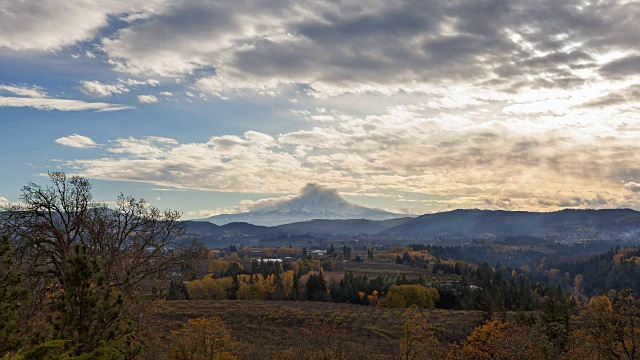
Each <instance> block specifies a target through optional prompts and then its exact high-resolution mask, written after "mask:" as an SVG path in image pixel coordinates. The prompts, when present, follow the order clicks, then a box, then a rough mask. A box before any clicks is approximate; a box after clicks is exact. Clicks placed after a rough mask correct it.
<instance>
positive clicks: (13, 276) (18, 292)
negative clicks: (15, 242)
mask: <svg viewBox="0 0 640 360" xmlns="http://www.w3.org/2000/svg"><path fill="white" fill-rule="evenodd" d="M22 280H23V276H22V274H21V273H19V272H18V270H17V268H16V265H15V261H14V260H13V249H12V245H11V240H10V239H9V237H7V236H2V238H0V355H2V354H3V353H5V352H7V351H11V350H15V349H16V348H17V347H18V346H19V345H20V340H21V339H20V336H19V335H18V334H19V328H18V309H19V307H20V306H21V305H22V302H24V301H26V300H27V298H28V293H27V290H26V289H24V288H22V286H21V285H22Z"/></svg>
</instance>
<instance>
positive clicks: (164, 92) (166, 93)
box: [160, 91, 173, 96]
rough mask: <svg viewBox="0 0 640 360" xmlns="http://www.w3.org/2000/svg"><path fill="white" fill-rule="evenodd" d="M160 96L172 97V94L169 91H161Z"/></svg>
mask: <svg viewBox="0 0 640 360" xmlns="http://www.w3.org/2000/svg"><path fill="white" fill-rule="evenodd" d="M160 95H162V96H173V93H172V92H170V91H161V92H160Z"/></svg>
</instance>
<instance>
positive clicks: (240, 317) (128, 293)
mask: <svg viewBox="0 0 640 360" xmlns="http://www.w3.org/2000/svg"><path fill="white" fill-rule="evenodd" d="M20 200H21V201H20V203H18V204H12V205H9V206H7V207H6V208H5V209H3V211H2V212H1V215H0V232H1V233H2V236H1V237H0V238H1V242H0V326H1V328H0V358H2V359H5V360H9V359H11V360H22V359H24V360H28V359H75V360H79V359H185V360H186V359H300V358H305V359H444V358H446V359H567V360H568V359H611V358H616V359H638V358H640V349H638V348H637V344H639V343H640V299H638V297H637V295H636V294H637V293H638V292H639V291H640V282H639V281H638V279H639V278H640V277H639V276H638V275H640V273H639V272H640V250H639V249H637V248H624V247H619V246H618V247H612V246H609V247H608V248H605V250H604V251H603V252H602V253H601V254H598V255H594V256H582V257H580V256H569V255H570V254H569V252H565V250H563V249H562V248H560V247H558V249H559V250H558V251H556V252H554V253H552V254H548V256H534V255H532V254H531V253H530V252H527V251H523V250H522V249H523V247H524V248H526V247H527V246H529V248H531V247H532V246H537V245H538V242H537V241H536V239H535V238H521V239H500V240H499V241H498V242H497V243H494V244H490V245H488V244H475V245H476V246H472V247H464V248H463V247H446V246H439V245H422V244H414V245H410V246H368V245H367V246H366V247H363V246H359V247H355V246H351V245H350V244H349V243H348V242H347V241H343V242H339V241H337V242H335V243H331V244H327V246H326V247H325V248H323V249H311V248H306V247H299V246H296V247H293V246H288V247H264V246H263V247H259V248H250V247H247V246H241V245H240V244H238V245H237V246H236V245H232V246H228V247H219V248H206V247H204V246H203V245H202V244H200V243H199V242H198V241H197V238H195V239H192V238H188V237H185V236H184V233H185V224H184V222H181V221H180V214H178V213H177V212H174V211H170V210H160V209H157V208H155V207H153V206H151V205H149V204H148V203H147V202H146V201H144V200H142V199H136V198H134V197H132V196H127V195H120V196H119V197H118V198H117V199H116V201H115V202H114V203H113V204H104V203H99V202H96V201H94V199H93V197H92V194H91V184H90V183H89V182H88V181H87V180H86V179H84V178H82V177H77V176H66V175H65V174H64V173H50V174H49V183H48V184H47V185H39V184H34V183H29V184H27V185H26V186H24V187H23V189H22V196H21V199H20ZM264 245H269V242H266V243H265V244H264ZM509 246H515V247H514V248H508V247H509ZM546 246H547V247H553V246H556V247H557V245H554V244H546ZM593 246H594V247H597V248H598V249H600V248H602V247H603V244H600V243H598V244H594V245H593ZM496 249H499V250H500V252H505V251H506V252H507V254H511V255H512V257H511V259H512V260H513V259H515V258H517V257H520V258H521V259H524V262H520V261H515V260H514V261H512V262H509V263H505V264H501V263H499V262H494V261H493V260H492V259H483V257H482V256H481V255H482V254H483V253H484V254H488V253H495V252H496ZM509 251H511V252H510V253H509ZM522 254H525V255H522ZM536 254H538V255H539V253H536Z"/></svg>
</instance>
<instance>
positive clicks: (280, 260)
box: [258, 259, 282, 263]
mask: <svg viewBox="0 0 640 360" xmlns="http://www.w3.org/2000/svg"><path fill="white" fill-rule="evenodd" d="M258 262H266V263H281V262H282V259H258Z"/></svg>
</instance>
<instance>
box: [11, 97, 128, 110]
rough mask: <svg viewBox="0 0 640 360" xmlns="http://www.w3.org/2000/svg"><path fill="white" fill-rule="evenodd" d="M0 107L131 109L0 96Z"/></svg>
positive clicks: (66, 101) (56, 100)
mask: <svg viewBox="0 0 640 360" xmlns="http://www.w3.org/2000/svg"><path fill="white" fill-rule="evenodd" d="M0 107H30V108H34V109H38V110H59V111H84V110H95V111H116V110H126V109H131V107H130V106H126V105H119V104H109V103H102V102H85V101H80V100H67V99H53V98H22V97H7V96H0Z"/></svg>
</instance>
